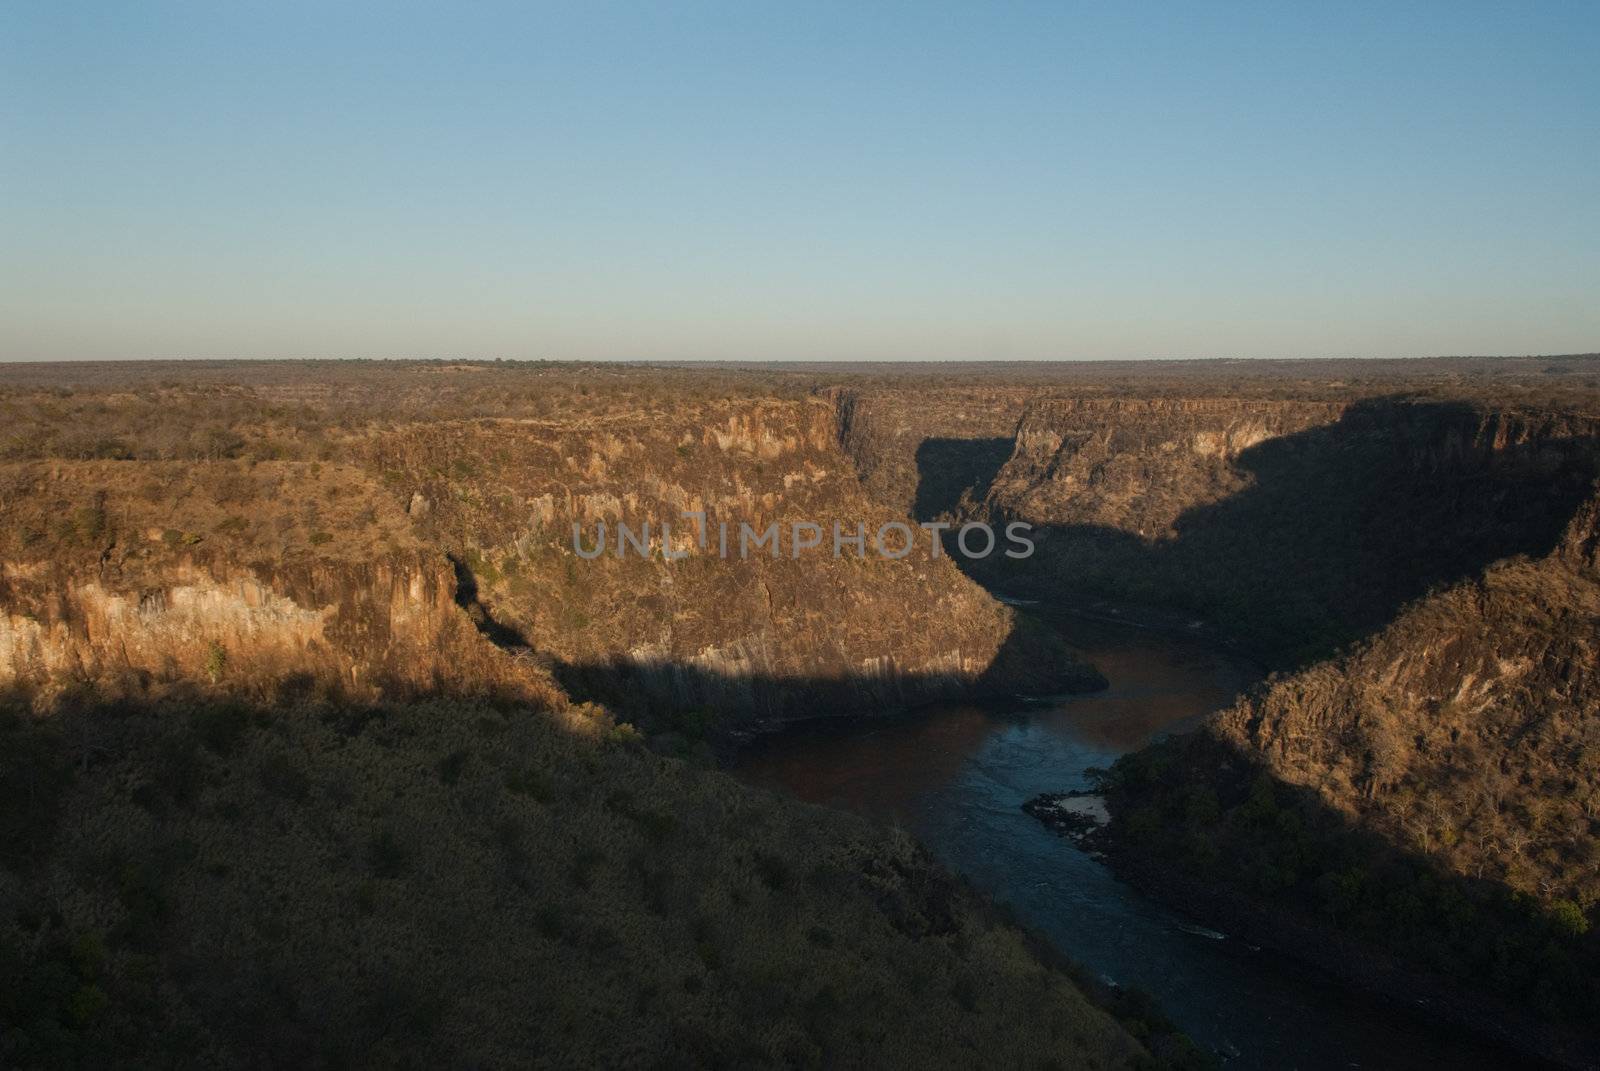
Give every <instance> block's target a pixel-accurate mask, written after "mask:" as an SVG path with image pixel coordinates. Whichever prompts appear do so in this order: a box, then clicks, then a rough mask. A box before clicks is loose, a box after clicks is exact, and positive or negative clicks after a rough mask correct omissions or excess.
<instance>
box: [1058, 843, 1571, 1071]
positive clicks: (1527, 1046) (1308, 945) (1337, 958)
mask: <svg viewBox="0 0 1600 1071" xmlns="http://www.w3.org/2000/svg"><path fill="white" fill-rule="evenodd" d="M1085 848H1086V850H1089V851H1092V852H1093V853H1094V856H1095V857H1097V858H1100V859H1103V860H1104V862H1105V864H1106V865H1107V866H1108V867H1109V868H1110V870H1111V871H1112V873H1114V874H1115V875H1116V876H1117V877H1118V878H1120V879H1121V880H1123V881H1126V882H1127V883H1128V884H1129V885H1131V886H1133V887H1134V888H1135V889H1138V890H1139V891H1140V892H1141V893H1143V894H1144V895H1146V896H1149V897H1151V898H1152V899H1154V900H1157V901H1159V902H1160V903H1163V904H1165V905H1166V906H1168V907H1169V908H1171V909H1172V910H1174V911H1179V912H1182V913H1183V914H1184V915H1186V916H1188V917H1189V918H1191V919H1192V920H1194V921H1195V922H1197V923H1199V924H1201V925H1203V926H1206V927H1209V928H1214V929H1216V930H1220V931H1222V932H1224V933H1226V934H1227V935H1228V936H1229V937H1230V938H1231V939H1234V940H1238V941H1241V942H1244V943H1245V944H1247V945H1251V946H1256V947H1259V948H1261V949H1263V950H1265V951H1268V952H1271V953H1274V954H1276V955H1280V956H1283V957H1285V958H1286V959H1288V960H1290V961H1292V962H1294V963H1295V964H1297V965H1300V966H1302V967H1307V968H1311V969H1314V970H1317V971H1320V972H1323V973H1324V974H1326V975H1328V976H1329V977H1330V978H1331V979H1332V980H1334V981H1335V982H1337V983H1338V984H1340V985H1344V986H1348V987H1351V988H1353V989H1356V990H1358V991H1360V992H1362V993H1365V994H1368V995H1371V996H1374V997H1377V998H1379V999H1381V1000H1383V1001H1385V1002H1387V1003H1389V1004H1391V1005H1393V1006H1394V1007H1395V1008H1396V1009H1397V1010H1399V1011H1403V1012H1404V1013H1405V1014H1407V1015H1412V1016H1417V1017H1420V1018H1424V1019H1427V1020H1429V1021H1431V1022H1434V1023H1436V1024H1438V1025H1440V1026H1443V1027H1448V1028H1451V1029H1458V1030H1462V1031H1465V1032H1467V1033H1469V1034H1471V1035H1473V1036H1475V1037H1480V1038H1483V1039H1484V1040H1485V1041H1487V1042H1490V1043H1492V1044H1495V1045H1498V1046H1503V1047H1505V1048H1507V1049H1509V1050H1513V1051H1514V1053H1515V1054H1516V1055H1517V1056H1519V1057H1521V1058H1522V1059H1523V1060H1524V1061H1528V1060H1535V1061H1539V1062H1540V1064H1541V1065H1542V1066H1545V1067H1550V1068H1568V1069H1593V1068H1595V1067H1600V1046H1597V1045H1596V1044H1595V1042H1594V1040H1593V1039H1589V1038H1584V1037H1582V1036H1580V1035H1578V1034H1577V1033H1575V1032H1573V1031H1567V1030H1563V1029H1561V1028H1559V1027H1555V1026H1552V1025H1550V1024H1548V1023H1541V1022H1539V1021H1537V1020H1534V1019H1533V1018H1532V1017H1530V1016H1528V1015H1526V1014H1525V1013H1522V1012H1518V1011H1516V1010H1515V1009H1510V1008H1506V1007H1505V1006H1504V1005H1501V1004H1499V1003H1497V1002H1495V1001H1493V1000H1490V999H1487V998H1485V997H1483V996H1481V995H1479V994H1475V993H1472V992H1470V991H1466V990H1463V989H1462V988H1461V987H1460V986H1457V985H1453V984H1451V983H1450V982H1449V981H1448V980H1446V979H1444V978H1442V977H1440V976H1438V975H1433V974H1428V973H1425V972H1421V971H1417V970H1416V969H1414V968H1411V967H1408V966H1406V965H1405V964H1403V963H1402V962H1400V961H1399V960H1397V959H1395V958H1394V957H1392V956H1387V955H1385V954H1384V953H1383V952H1382V951H1381V950H1379V949H1377V948H1375V947H1374V946H1372V945H1370V944H1368V943H1366V942H1363V941H1358V940H1355V939H1353V938H1351V937H1349V936H1348V935H1346V934H1343V933H1341V932H1339V931H1337V930H1334V929H1332V928H1331V927H1326V926H1319V925H1317V924H1315V923H1314V922H1311V921H1310V920H1307V919H1306V918H1305V917H1304V916H1303V915H1301V914H1299V913H1296V912H1291V911H1288V910H1285V909H1284V908H1282V907H1281V906H1278V905H1275V904H1272V903H1270V902H1267V901H1265V900H1262V899H1260V898H1257V897H1252V896H1249V895H1248V894H1246V893H1243V892H1241V891H1240V890H1237V889H1234V888H1229V887H1224V886H1220V885H1216V884H1213V883H1208V882H1204V881H1201V880H1198V879H1195V878H1194V877H1192V876H1190V875H1186V874H1182V873H1180V872H1178V871H1176V870H1174V869H1173V868H1172V867H1171V866H1169V865H1166V864H1163V863H1161V862H1160V861H1159V860H1156V859H1152V858H1150V857H1149V856H1148V855H1147V854H1146V853H1142V852H1140V851H1138V850H1137V849H1135V848H1130V847H1129V846H1127V845H1125V844H1122V843H1120V842H1119V841H1118V840H1117V839H1116V838H1115V836H1113V835H1112V833H1111V831H1110V828H1104V829H1101V830H1098V831H1096V832H1095V833H1093V834H1090V835H1089V836H1088V837H1087V838H1086V843H1085ZM1508 1055H1509V1054H1508Z"/></svg>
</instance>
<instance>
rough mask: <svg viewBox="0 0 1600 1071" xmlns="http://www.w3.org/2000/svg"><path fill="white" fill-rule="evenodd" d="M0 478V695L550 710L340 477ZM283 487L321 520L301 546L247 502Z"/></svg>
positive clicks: (450, 576)
mask: <svg viewBox="0 0 1600 1071" xmlns="http://www.w3.org/2000/svg"><path fill="white" fill-rule="evenodd" d="M130 468H131V469H135V470H142V471H141V472H140V475H142V476H143V477H145V478H146V480H147V481H149V482H147V483H140V482H139V481H137V480H133V479H130V478H129V477H130V476H133V475H134V472H130V471H129V470H130ZM6 476H7V478H8V486H9V488H10V497H11V500H12V505H13V509H14V510H15V515H17V516H18V517H19V521H20V522H21V523H19V525H18V526H17V528H16V529H15V530H13V531H12V532H11V533H8V540H7V545H6V547H5V551H4V554H5V558H4V561H3V562H0V687H13V688H22V689H25V690H28V691H30V692H35V693H41V694H42V695H43V696H45V697H48V696H49V695H51V694H52V693H53V692H54V691H56V690H57V689H59V688H60V687H63V686H66V685H70V684H80V685H92V686H95V687H97V688H98V689H100V690H101V691H109V692H112V693H113V694H115V693H126V694H139V693H143V692H145V691H148V690H150V689H151V688H157V689H159V688H161V687H163V686H165V685H168V684H174V683H177V682H182V681H190V682H204V683H207V684H209V685H212V686H215V687H220V688H225V689H227V690H230V691H242V692H247V693H251V694H256V695H267V696H271V695H276V694H277V693H279V692H283V691H288V692H291V693H293V692H297V691H310V690H313V689H315V690H320V691H324V692H332V693H333V694H337V695H340V696H343V697H346V698H351V699H357V700H371V699H376V698H378V697H379V696H391V697H398V696H406V695H413V694H418V693H423V692H441V693H445V694H491V693H505V694H508V695H516V696H521V697H523V698H525V699H528V700H536V701H542V702H548V701H552V700H553V699H554V698H555V691H554V689H553V688H552V687H551V685H550V682H549V680H548V678H545V677H543V675H541V674H539V673H538V672H536V671H534V670H532V668H531V667H526V666H515V665H512V664H511V663H510V662H509V661H507V660H506V659H505V658H504V657H503V656H502V655H501V654H500V652H498V651H496V650H495V649H494V647H493V645H492V644H490V643H488V642H487V641H486V640H484V639H483V638H482V637H481V636H479V635H478V634H477V632H476V630H474V629H473V628H472V627H471V625H470V623H469V622H468V621H467V620H466V618H465V617H464V615H463V614H462V613H461V611H460V609H459V608H458V607H457V606H456V604H455V599H454V596H455V590H456V582H455V576H454V572H453V570H452V568H451V565H450V563H449V561H448V560H447V559H446V558H445V556H444V555H443V554H441V553H439V552H437V551H432V550H429V549H428V548H426V547H425V546H423V545H421V544H420V543H418V542H416V541H415V540H414V539H411V538H409V534H408V532H407V531H406V529H405V527H404V518H403V516H400V515H399V513H398V511H397V510H394V509H393V508H392V507H389V506H387V504H386V503H385V502H384V500H383V497H382V496H381V494H379V492H378V491H377V488H376V487H375V486H374V485H372V484H370V482H368V481H366V480H364V478H363V477H362V476H361V474H360V473H358V472H356V471H354V470H350V469H346V468H341V467H337V466H327V467H324V466H320V465H309V466H308V465H303V464H284V465H276V466H270V467H266V468H265V471H255V472H251V473H248V474H241V473H240V472H239V470H237V469H235V468H234V467H233V466H228V465H211V466H207V465H203V464H202V465H198V466H186V467H183V468H181V469H180V468H178V467H171V468H164V467H162V466H128V465H123V466H118V465H115V464H109V463H98V462H95V463H58V464H54V465H50V466H31V467H25V468H21V469H13V470H10V471H8V472H7V473H6ZM285 487H298V488H300V489H301V492H302V493H304V494H306V495H307V496H308V501H309V502H311V503H312V504H313V505H320V508H319V509H318V510H317V511H316V514H315V517H314V520H313V523H314V524H315V525H318V526H319V527H316V528H314V529H313V530H312V531H311V532H309V533H305V538H304V539H300V538H297V536H296V531H295V530H292V529H290V528H280V527H279V526H278V525H276V524H274V523H273V520H274V514H275V513H276V514H277V517H278V519H282V518H285V517H288V516H289V515H290V513H291V512H292V508H293V505H294V504H293V503H292V502H290V501H285V500H284V499H277V500H274V501H272V502H263V501H259V500H258V499H257V498H256V497H255V496H256V495H257V494H258V493H263V492H265V491H267V490H268V489H269V488H271V489H274V490H278V489H282V488H285ZM329 489H331V491H330V490H329ZM219 498H220V499H221V500H222V501H220V502H219V501H218V499H219ZM330 503H331V504H330ZM40 507H44V508H42V509H41V508H40ZM345 514H350V515H351V516H349V517H346V516H345ZM247 515H248V518H249V519H246V516H247ZM357 515H360V516H364V517H368V518H370V520H369V521H368V523H367V524H365V525H363V524H357V523H356V522H355V520H354V517H355V516H357ZM52 518H53V519H52ZM322 525H327V526H329V527H332V528H336V529H338V530H339V531H340V532H341V535H340V536H339V537H334V536H333V535H332V534H331V532H328V531H327V530H326V529H325V528H323V527H320V526H322ZM268 540H271V541H272V546H270V547H269V546H267V545H265V544H266V542H267V541H268Z"/></svg>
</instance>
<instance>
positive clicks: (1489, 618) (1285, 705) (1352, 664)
mask: <svg viewBox="0 0 1600 1071" xmlns="http://www.w3.org/2000/svg"><path fill="white" fill-rule="evenodd" d="M1597 515H1600V502H1597V501H1595V500H1591V501H1590V502H1588V503H1587V504H1586V505H1585V506H1584V508H1583V509H1582V510H1580V512H1579V513H1578V515H1577V516H1576V517H1575V518H1574V519H1573V521H1572V523H1571V524H1570V525H1569V526H1568V528H1567V530H1566V532H1565V534H1564V536H1563V539H1562V541H1561V543H1560V545H1559V546H1558V547H1557V548H1556V549H1555V550H1554V551H1552V552H1551V553H1550V554H1549V555H1547V556H1545V557H1544V558H1541V559H1538V560H1534V561H1507V562H1502V563H1498V564H1496V565H1494V566H1492V567H1491V568H1490V569H1488V570H1487V571H1486V572H1485V574H1484V575H1483V576H1482V577H1481V578H1479V579H1477V580H1474V581H1471V582H1467V583H1463V584H1460V585H1457V586H1455V587H1452V588H1450V589H1448V590H1445V591H1441V592H1438V593H1436V594H1434V595H1431V596H1429V597H1427V598H1425V599H1423V600H1421V601H1420V602H1418V603H1416V604H1414V605H1412V606H1411V607H1409V608H1408V609H1406V610H1405V612H1403V613H1402V614H1401V615H1400V616H1399V617H1398V618H1397V619H1396V620H1395V621H1394V622H1392V623H1391V624H1390V625H1388V626H1387V627H1386V628H1384V629H1383V630H1382V631H1381V632H1380V633H1378V634H1377V635H1376V636H1375V637H1374V638H1373V639H1372V640H1371V641H1370V642H1368V643H1366V644H1364V645H1362V646H1361V647H1360V648H1358V649H1357V650H1354V651H1352V652H1350V653H1348V654H1346V655H1344V656H1343V657H1341V658H1339V659H1337V660H1334V661H1331V662H1327V663H1323V664H1320V665H1317V666H1314V667H1312V668H1310V669H1308V670H1305V671H1303V672H1301V673H1297V674H1293V675H1290V676H1287V677H1283V678H1280V679H1278V680H1276V681H1274V682H1272V683H1271V684H1270V685H1269V686H1268V687H1266V688H1265V689H1263V690H1262V691H1261V692H1259V693H1258V694H1255V695H1252V696H1249V697H1246V698H1245V699H1243V700H1241V701H1240V702H1239V703H1238V704H1236V705H1235V706H1234V707H1232V708H1231V709H1229V710H1227V711H1224V712H1222V713H1221V714H1219V715H1218V716H1217V717H1216V718H1215V719H1214V721H1213V723H1212V724H1211V725H1210V727H1209V730H1208V731H1210V732H1212V733H1215V734H1216V735H1218V736H1219V737H1221V738H1222V739H1224V740H1225V741H1227V742H1228V743H1230V744H1232V745H1234V746H1235V747H1237V748H1239V749H1241V750H1242V751H1243V752H1245V753H1246V754H1247V755H1250V756H1254V757H1257V758H1259V759H1260V760H1261V761H1262V762H1264V763H1265V764H1266V765H1267V767H1268V769H1270V770H1271V771H1272V772H1273V773H1274V774H1275V775H1276V776H1277V777H1279V778H1280V779H1282V780H1284V781H1286V782H1289V783H1291V784H1296V785H1302V786H1304V787H1306V788H1309V789H1312V790H1314V791H1315V792H1316V793H1317V794H1318V796H1319V797H1320V798H1321V799H1322V800H1323V802H1324V803H1325V804H1326V805H1327V806H1329V807H1331V808H1333V809H1335V810H1337V811H1340V812H1342V813H1344V814H1346V815H1348V816H1350V817H1351V818H1352V819H1355V820H1357V821H1359V822H1361V823H1364V824H1366V825H1367V826H1368V827H1369V828H1374V829H1377V830H1379V831H1381V832H1383V833H1384V834H1385V835H1386V836H1387V837H1389V838H1390V839H1391V840H1392V841H1394V842H1395V843H1397V844H1400V845H1403V846H1405V847H1407V848H1409V849H1412V850H1417V851H1421V852H1424V853H1426V854H1428V855H1430V856H1432V857H1434V858H1436V859H1438V860H1439V861H1441V862H1442V863H1443V864H1444V865H1446V866H1447V867H1448V868H1450V869H1451V870H1453V871H1455V872H1456V873H1458V874H1461V875H1463V876H1465V877H1471V878H1482V877H1494V878H1497V879H1499V880H1502V881H1505V882H1506V883H1508V884H1510V885H1512V886H1513V887H1515V888H1518V889H1520V890H1521V891H1523V892H1526V893H1529V894H1531V895H1534V896H1538V897H1540V898H1542V899H1546V900H1553V899H1558V898H1570V899H1573V900H1576V901H1578V902H1580V903H1587V902H1589V901H1590V900H1591V899H1593V898H1594V897H1595V895H1596V894H1597V893H1600V878H1597V876H1596V868H1595V866H1594V865H1593V862H1594V844H1595V836H1594V830H1595V825H1594V822H1595V820H1596V818H1597V817H1600V765H1597V764H1596V762H1595V761H1594V759H1595V757H1596V756H1597V755H1600V569H1597V563H1596V560H1595V556H1594V547H1595V540H1596V526H1595V518H1596V516H1597Z"/></svg>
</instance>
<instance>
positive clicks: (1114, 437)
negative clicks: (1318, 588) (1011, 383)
mask: <svg viewBox="0 0 1600 1071" xmlns="http://www.w3.org/2000/svg"><path fill="white" fill-rule="evenodd" d="M1342 410H1343V406H1342V405H1341V404H1338V403H1324V402H1298V401H1296V402H1285V401H1273V400H1246V399H1233V398H1058V399H1044V400H1041V401H1038V402H1035V403H1034V404H1032V405H1030V406H1029V407H1028V409H1027V411H1026V412H1025V413H1024V414H1023V417H1022V419H1021V422H1020V426H1019V427H1018V429H1017V437H1016V450H1015V452H1014V453H1013V454H1012V455H1011V457H1010V459H1009V460H1008V461H1007V462H1006V465H1005V467H1004V468H1003V469H1001V470H1000V472H999V474H998V475H996V477H995V479H994V484H993V487H992V489H991V490H990V492H989V496H988V503H989V505H990V506H991V507H992V508H994V509H996V510H998V511H1001V512H1003V513H1005V514H1006V515H1009V516H1014V517H1020V518H1023V519H1025V520H1028V521H1031V522H1033V523H1036V524H1053V525H1068V524H1073V525H1099V526H1103V527H1106V528H1111V529H1116V530H1117V531H1121V532H1126V533H1129V534H1131V535H1136V536H1141V537H1146V538H1151V539H1154V538H1157V537H1161V536H1170V535H1172V534H1173V529H1174V525H1175V524H1176V523H1177V521H1178V519H1179V517H1181V516H1182V515H1183V514H1184V513H1185V512H1187V511H1188V510H1191V509H1194V508H1195V507H1197V506H1201V505H1206V504H1209V503H1213V502H1217V501H1220V500H1222V499H1224V498H1227V497H1229V496H1230V495H1234V494H1237V493H1239V492H1240V491H1242V490H1244V489H1245V488H1246V487H1248V486H1249V485H1250V483H1251V480H1250V476H1249V474H1248V473H1247V472H1246V471H1244V470H1243V469H1241V468H1240V466H1239V464H1238V462H1239V459H1240V456H1241V455H1243V454H1244V453H1245V452H1246V451H1248V450H1249V449H1251V448H1252V447H1255V446H1258V445H1260V444H1261V443H1264V442H1266V441H1268V440H1270V439H1279V438H1282V437H1283V436H1286V435H1292V434H1296V433H1299V432H1303V431H1305V430H1306V429H1308V428H1313V427H1319V426H1322V425H1325V424H1331V423H1333V422H1334V421H1336V420H1337V419H1338V418H1339V415H1340V413H1341V411H1342Z"/></svg>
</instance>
